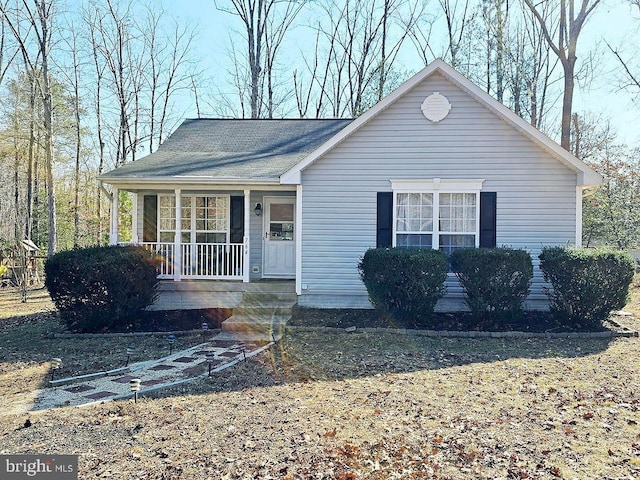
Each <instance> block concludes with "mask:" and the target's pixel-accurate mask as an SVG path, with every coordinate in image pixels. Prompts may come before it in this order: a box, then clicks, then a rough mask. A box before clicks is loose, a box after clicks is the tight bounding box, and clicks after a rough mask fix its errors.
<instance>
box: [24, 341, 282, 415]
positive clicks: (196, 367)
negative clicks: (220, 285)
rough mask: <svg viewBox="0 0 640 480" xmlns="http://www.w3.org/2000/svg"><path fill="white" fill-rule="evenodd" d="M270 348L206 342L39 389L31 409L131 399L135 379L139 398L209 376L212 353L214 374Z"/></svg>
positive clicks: (240, 343)
mask: <svg viewBox="0 0 640 480" xmlns="http://www.w3.org/2000/svg"><path fill="white" fill-rule="evenodd" d="M269 345H270V344H267V345H266V346H261V345H258V344H255V343H248V342H241V341H237V340H223V339H219V340H217V339H216V338H213V339H211V340H210V341H209V342H207V343H204V344H201V345H197V346H195V347H192V348H190V349H187V350H182V351H178V352H175V353H174V354H172V355H170V356H168V357H164V358H160V359H157V360H150V361H146V362H140V363H134V364H131V365H130V366H129V368H128V369H123V370H121V371H119V374H117V375H107V376H103V377H100V378H95V379H91V380H87V379H83V378H82V377H77V382H76V381H73V380H75V379H71V381H70V382H69V383H65V384H64V385H60V386H55V387H51V388H46V389H42V390H39V391H38V392H35V399H34V402H33V405H32V408H31V410H45V409H49V408H56V407H65V406H77V405H83V404H88V403H95V402H104V401H110V400H119V399H123V398H129V397H131V396H132V393H131V391H130V388H129V381H130V380H132V379H134V378H139V379H140V380H141V382H140V386H141V389H140V391H139V392H138V396H139V397H143V396H144V394H145V393H149V392H150V391H154V390H159V389H162V388H166V387H169V386H173V385H177V384H180V383H185V382H187V381H190V380H193V379H194V378H197V377H202V376H206V375H208V372H209V364H208V363H207V356H206V355H207V354H209V353H213V354H214V361H213V363H212V365H211V372H212V375H213V374H214V372H216V371H220V370H223V369H224V368H227V367H230V366H231V365H234V364H236V363H237V362H238V361H241V360H244V359H245V358H248V357H250V356H253V355H256V354H257V353H259V352H261V351H262V350H264V349H265V348H267V347H268V346H269Z"/></svg>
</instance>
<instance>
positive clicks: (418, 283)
mask: <svg viewBox="0 0 640 480" xmlns="http://www.w3.org/2000/svg"><path fill="white" fill-rule="evenodd" d="M358 270H360V278H361V279H362V281H363V282H364V285H365V287H366V288H367V292H368V293H369V300H370V301H371V303H372V304H373V306H374V307H375V308H376V309H377V310H378V311H379V312H381V313H382V314H383V315H386V316H391V317H392V318H396V319H398V320H400V321H403V322H412V323H413V324H414V325H424V324H425V323H426V322H427V321H428V319H429V317H430V316H431V315H432V314H433V309H434V307H435V305H436V302H437V301H438V299H439V298H441V297H442V296H443V295H444V292H445V286H444V281H445V279H446V278H447V257H446V255H445V254H444V253H443V252H441V251H439V250H407V249H400V248H391V249H370V250H367V252H365V254H364V256H363V257H362V259H361V260H360V263H359V264H358Z"/></svg>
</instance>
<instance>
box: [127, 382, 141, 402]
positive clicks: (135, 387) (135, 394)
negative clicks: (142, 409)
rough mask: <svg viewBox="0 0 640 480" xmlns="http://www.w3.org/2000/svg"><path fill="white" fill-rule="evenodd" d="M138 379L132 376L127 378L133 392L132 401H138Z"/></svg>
mask: <svg viewBox="0 0 640 480" xmlns="http://www.w3.org/2000/svg"><path fill="white" fill-rule="evenodd" d="M140 381H141V380H140V379H139V378H132V379H131V380H129V388H130V389H131V391H132V392H133V402H134V403H138V392H139V391H140Z"/></svg>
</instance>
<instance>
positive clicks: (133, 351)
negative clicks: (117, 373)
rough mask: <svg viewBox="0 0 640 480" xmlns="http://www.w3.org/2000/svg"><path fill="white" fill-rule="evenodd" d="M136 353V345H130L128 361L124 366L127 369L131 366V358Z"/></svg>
mask: <svg viewBox="0 0 640 480" xmlns="http://www.w3.org/2000/svg"><path fill="white" fill-rule="evenodd" d="M135 351H136V346H135V345H129V346H128V347H127V361H126V363H125V364H124V366H125V367H128V366H129V359H130V358H131V355H133V354H134V353H135Z"/></svg>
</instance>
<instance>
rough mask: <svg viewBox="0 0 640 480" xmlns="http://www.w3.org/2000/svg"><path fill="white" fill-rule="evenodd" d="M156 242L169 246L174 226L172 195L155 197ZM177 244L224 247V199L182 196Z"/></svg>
mask: <svg viewBox="0 0 640 480" xmlns="http://www.w3.org/2000/svg"><path fill="white" fill-rule="evenodd" d="M158 203H159V208H158V217H159V218H158V238H159V239H160V242H173V241H174V237H175V225H176V197H175V195H159V196H158ZM181 203H182V212H181V214H182V224H181V243H183V244H187V243H226V242H227V239H228V236H229V197H228V196H227V195H182V197H181Z"/></svg>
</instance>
